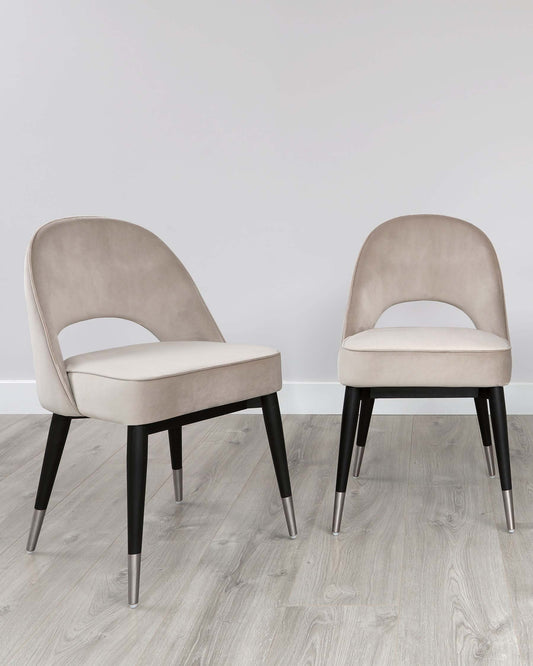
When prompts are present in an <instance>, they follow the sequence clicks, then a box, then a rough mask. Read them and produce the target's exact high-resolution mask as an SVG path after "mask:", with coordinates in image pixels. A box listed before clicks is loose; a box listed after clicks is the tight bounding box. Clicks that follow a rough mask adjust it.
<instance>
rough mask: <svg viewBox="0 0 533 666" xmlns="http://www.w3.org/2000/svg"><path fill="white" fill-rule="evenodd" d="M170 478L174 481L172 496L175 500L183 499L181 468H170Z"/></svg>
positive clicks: (180, 500)
mask: <svg viewBox="0 0 533 666" xmlns="http://www.w3.org/2000/svg"><path fill="white" fill-rule="evenodd" d="M172 480H173V481H174V497H175V498H176V502H182V501H183V469H182V468H180V469H173V470H172Z"/></svg>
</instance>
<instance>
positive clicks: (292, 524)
mask: <svg viewBox="0 0 533 666" xmlns="http://www.w3.org/2000/svg"><path fill="white" fill-rule="evenodd" d="M281 503H282V504H283V513H284V514H285V520H286V521H287V529H288V530H289V536H290V538H291V539H295V538H296V536H297V534H298V530H297V528H296V517H295V515H294V504H293V502H292V496H291V495H289V496H288V497H282V498H281Z"/></svg>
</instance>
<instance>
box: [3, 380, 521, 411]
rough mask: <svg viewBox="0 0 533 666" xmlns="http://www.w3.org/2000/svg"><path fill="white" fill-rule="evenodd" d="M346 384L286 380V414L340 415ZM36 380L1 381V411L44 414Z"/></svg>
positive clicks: (392, 407)
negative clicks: (344, 385)
mask: <svg viewBox="0 0 533 666" xmlns="http://www.w3.org/2000/svg"><path fill="white" fill-rule="evenodd" d="M343 396H344V387H343V386H341V385H340V384H338V383H337V382H285V384H284V385H283V390H282V391H281V393H280V405H281V411H282V412H283V413H284V414H340V412H341V410H342V402H343ZM505 396H506V402H507V411H508V413H509V414H533V383H514V384H510V385H509V386H508V387H507V388H506V389H505ZM472 411H473V406H472V401H471V400H470V399H467V398H465V399H463V398H460V399H455V400H423V399H421V400H412V399H409V400H407V399H402V400H377V401H376V404H375V407H374V412H375V413H376V414H472ZM44 412H45V410H44V409H43V408H42V407H41V406H40V405H39V401H38V400H37V391H36V389H35V381H34V380H31V379H18V380H15V379H13V380H8V379H3V380H0V414H42V413H44Z"/></svg>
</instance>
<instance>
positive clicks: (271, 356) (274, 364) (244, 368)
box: [65, 341, 281, 425]
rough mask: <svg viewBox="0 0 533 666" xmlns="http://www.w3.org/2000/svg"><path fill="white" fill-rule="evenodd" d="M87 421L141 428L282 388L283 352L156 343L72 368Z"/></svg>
mask: <svg viewBox="0 0 533 666" xmlns="http://www.w3.org/2000/svg"><path fill="white" fill-rule="evenodd" d="M65 367H66V370H67V373H68V378H69V381H70V384H71V387H72V391H73V393H74V397H75V399H76V404H77V406H78V409H79V411H80V413H81V414H83V415H84V416H92V417H95V418H99V419H103V420H106V421H114V422H116V423H123V424H126V425H141V424H145V423H153V422H155V421H162V420H163V419H168V418H172V417H174V416H180V415H182V414H189V413H191V412H196V411H199V410H201V409H208V408H210V407H218V406H220V405H225V404H229V403H232V402H238V401H240V400H247V399H249V398H254V397H258V396H262V395H267V394H269V393H274V392H275V391H278V390H279V389H280V388H281V359H280V354H279V352H278V351H276V350H275V349H271V348H269V347H259V346H253V345H239V344H235V345H234V344H228V343H226V342H199V341H191V342H153V343H147V344H140V345H129V346H127V347H116V348H114V349H104V350H102V351H96V352H90V353H87V354H80V355H78V356H72V357H70V358H68V359H67V360H66V361H65Z"/></svg>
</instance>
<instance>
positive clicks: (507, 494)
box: [502, 490, 515, 534]
mask: <svg viewBox="0 0 533 666" xmlns="http://www.w3.org/2000/svg"><path fill="white" fill-rule="evenodd" d="M502 495H503V508H504V509H505V520H506V522H507V531H508V532H509V533H510V534H512V533H513V532H514V531H515V521H514V505H513V491H512V490H503V491H502Z"/></svg>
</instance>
